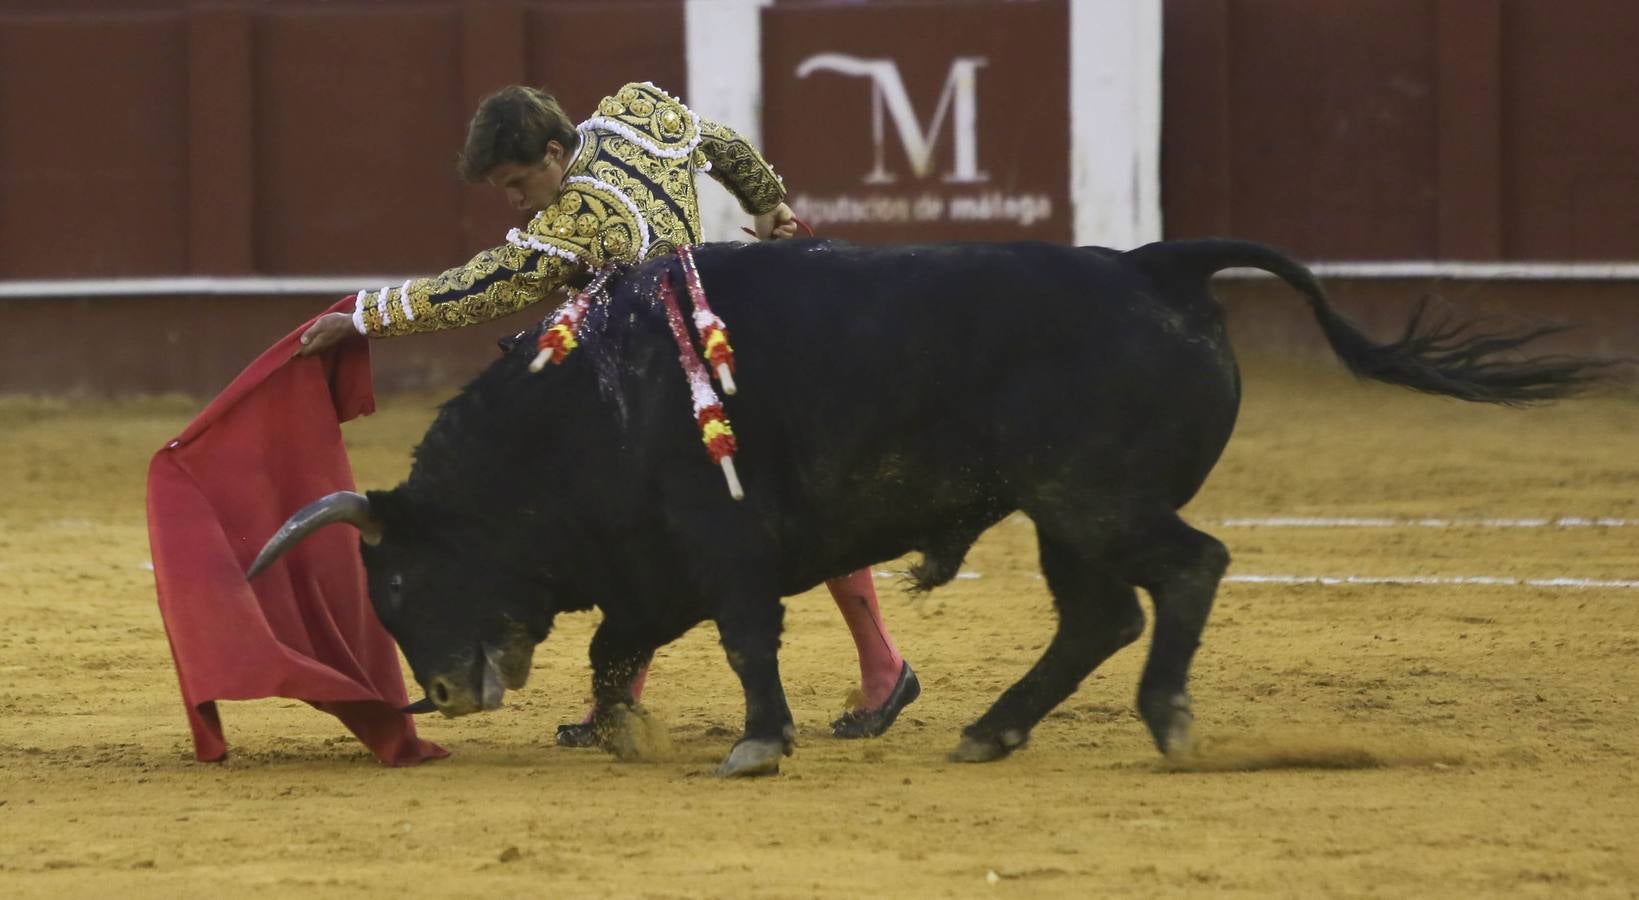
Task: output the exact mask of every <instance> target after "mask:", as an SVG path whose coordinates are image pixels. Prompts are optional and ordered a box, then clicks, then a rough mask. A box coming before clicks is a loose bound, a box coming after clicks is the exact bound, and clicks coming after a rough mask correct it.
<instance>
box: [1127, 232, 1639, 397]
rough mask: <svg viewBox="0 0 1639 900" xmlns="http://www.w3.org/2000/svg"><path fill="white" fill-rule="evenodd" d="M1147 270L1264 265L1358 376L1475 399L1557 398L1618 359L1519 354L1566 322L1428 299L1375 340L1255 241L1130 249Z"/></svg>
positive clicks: (1186, 272) (1166, 275)
mask: <svg viewBox="0 0 1639 900" xmlns="http://www.w3.org/2000/svg"><path fill="white" fill-rule="evenodd" d="M1131 256H1132V257H1133V259H1134V261H1136V262H1137V263H1138V264H1139V265H1140V266H1141V267H1143V268H1144V269H1145V271H1146V272H1148V273H1150V274H1151V275H1152V276H1153V277H1156V278H1157V279H1158V280H1161V281H1169V280H1175V279H1179V278H1188V279H1190V280H1192V281H1197V282H1199V281H1204V280H1206V279H1208V278H1210V277H1211V276H1212V274H1213V273H1215V272H1218V271H1221V270H1223V269H1232V268H1251V269H1262V270H1263V271H1265V272H1268V273H1270V274H1272V275H1275V276H1276V277H1278V278H1280V279H1281V280H1282V281H1285V282H1286V283H1287V284H1289V285H1291V286H1292V287H1293V288H1295V289H1296V290H1297V291H1298V292H1299V293H1301V294H1303V296H1304V297H1305V298H1306V299H1307V300H1308V301H1309V308H1310V310H1311V311H1313V313H1314V316H1315V321H1316V322H1318V323H1319V325H1320V329H1321V331H1322V333H1324V334H1325V335H1326V342H1327V343H1328V344H1330V345H1331V347H1332V351H1333V352H1334V353H1336V354H1337V355H1338V358H1339V359H1341V360H1343V363H1344V365H1346V366H1348V367H1349V371H1351V372H1353V373H1354V374H1355V375H1358V376H1359V377H1361V378H1369V379H1371V380H1373V381H1381V382H1385V383H1387V384H1397V385H1401V386H1403V387H1408V388H1411V389H1412V390H1417V391H1424V392H1426V393H1430V394H1440V395H1443V396H1447V397H1456V398H1458V399H1460V400H1469V401H1474V402H1478V403H1499V404H1507V405H1519V404H1527V403H1538V402H1542V401H1546V400H1555V399H1558V398H1561V397H1567V396H1570V395H1572V394H1575V393H1577V392H1578V391H1580V390H1582V389H1583V388H1586V387H1588V386H1589V385H1591V384H1593V383H1595V382H1597V381H1599V380H1600V378H1601V376H1602V374H1603V373H1604V372H1605V370H1607V369H1609V368H1610V367H1611V366H1612V365H1615V364H1616V363H1618V362H1619V360H1611V359H1598V358H1585V357H1575V356H1566V355H1544V356H1525V357H1521V356H1519V355H1518V354H1517V352H1516V351H1519V350H1521V349H1522V348H1524V347H1525V346H1526V345H1528V344H1530V343H1532V342H1534V341H1536V340H1538V339H1539V338H1544V337H1548V336H1550V335H1554V334H1559V333H1561V332H1563V331H1566V330H1568V329H1569V328H1570V327H1571V326H1568V325H1537V326H1532V327H1528V328H1525V329H1523V330H1517V331H1512V332H1487V331H1482V330H1480V329H1479V328H1478V327H1477V326H1476V324H1475V323H1473V322H1463V321H1458V320H1456V319H1454V318H1453V317H1452V316H1451V315H1449V314H1445V315H1430V312H1429V303H1428V300H1427V299H1426V298H1425V299H1424V300H1422V301H1421V302H1419V303H1418V304H1417V307H1416V308H1415V309H1414V310H1413V311H1412V315H1411V319H1410V320H1409V321H1408V322H1407V323H1406V327H1405V330H1404V331H1403V332H1402V333H1401V335H1400V337H1399V338H1398V339H1397V340H1394V341H1391V342H1389V343H1378V342H1376V341H1373V340H1372V339H1371V338H1369V337H1367V336H1366V334H1365V333H1364V332H1362V331H1361V330H1360V328H1359V327H1358V326H1356V325H1355V324H1354V323H1353V322H1350V321H1349V320H1348V318H1346V317H1345V316H1343V315H1342V314H1341V313H1339V312H1338V311H1337V310H1336V309H1334V308H1333V307H1332V305H1331V302H1330V301H1329V300H1327V299H1326V292H1325V291H1324V290H1322V289H1321V286H1320V282H1318V281H1316V280H1315V276H1314V273H1312V272H1310V271H1309V269H1308V268H1306V267H1305V266H1303V265H1302V264H1300V263H1298V262H1296V261H1294V260H1292V259H1291V258H1289V257H1287V256H1286V255H1285V254H1282V253H1280V252H1279V251H1277V250H1275V249H1273V248H1270V247H1266V246H1264V245H1262V244H1256V243H1252V242H1250V241H1234V240H1224V239H1207V240H1195V241H1164V242H1160V243H1155V244H1148V245H1146V246H1143V247H1139V248H1138V249H1136V250H1134V251H1132V253H1131Z"/></svg>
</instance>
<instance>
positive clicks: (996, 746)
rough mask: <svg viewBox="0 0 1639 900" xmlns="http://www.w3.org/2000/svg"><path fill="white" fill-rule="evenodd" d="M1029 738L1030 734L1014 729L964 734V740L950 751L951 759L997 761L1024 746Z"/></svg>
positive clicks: (953, 760)
mask: <svg viewBox="0 0 1639 900" xmlns="http://www.w3.org/2000/svg"><path fill="white" fill-rule="evenodd" d="M1028 740H1030V735H1028V734H1025V733H1023V732H1020V731H1016V730H1013V729H1008V730H1007V731H1004V732H1002V733H1001V734H997V735H989V736H984V737H981V736H979V735H975V734H963V735H962V742H961V743H960V744H957V745H956V749H955V750H952V751H950V757H949V759H950V761H951V762H963V763H982V762H995V761H996V760H998V759H1001V758H1002V757H1005V756H1007V755H1008V754H1010V753H1012V752H1013V751H1014V750H1017V749H1019V748H1020V747H1023V746H1024V745H1025V742H1026V741H1028Z"/></svg>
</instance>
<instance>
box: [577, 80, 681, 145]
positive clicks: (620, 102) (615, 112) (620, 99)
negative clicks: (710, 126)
mask: <svg viewBox="0 0 1639 900" xmlns="http://www.w3.org/2000/svg"><path fill="white" fill-rule="evenodd" d="M598 116H599V117H601V118H604V119H609V120H611V121H614V122H617V123H619V124H621V125H624V126H626V127H627V128H630V129H631V130H632V131H634V132H637V133H638V134H639V135H641V136H642V137H644V138H646V139H648V140H649V141H652V142H653V143H654V144H655V146H657V147H659V148H660V149H661V151H662V152H667V153H670V152H676V153H678V154H680V155H681V154H682V153H683V152H684V151H685V150H686V149H687V148H688V147H690V146H692V145H693V144H694V142H695V140H696V139H697V137H698V135H699V132H698V131H697V129H696V128H695V125H694V116H693V115H692V114H690V113H689V108H688V107H686V106H684V105H683V104H682V102H681V101H679V100H676V99H674V98H672V97H669V96H667V94H666V92H665V91H662V90H660V89H659V88H657V87H654V86H652V85H648V84H627V85H624V86H622V87H621V89H620V90H618V91H616V92H615V93H614V94H613V95H612V96H608V97H604V98H603V100H602V101H600V102H599V103H598Z"/></svg>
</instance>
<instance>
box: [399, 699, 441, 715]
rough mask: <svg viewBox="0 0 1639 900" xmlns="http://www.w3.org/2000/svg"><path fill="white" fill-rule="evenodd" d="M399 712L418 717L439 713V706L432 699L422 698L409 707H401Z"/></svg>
mask: <svg viewBox="0 0 1639 900" xmlns="http://www.w3.org/2000/svg"><path fill="white" fill-rule="evenodd" d="M398 711H399V712H401V713H404V714H405V715H407V716H418V715H421V714H422V713H430V712H438V704H436V703H434V702H433V699H432V698H431V697H422V698H421V699H420V700H417V701H415V702H414V703H411V704H410V705H409V706H404V707H400V708H399V710H398Z"/></svg>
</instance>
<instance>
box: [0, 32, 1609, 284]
mask: <svg viewBox="0 0 1639 900" xmlns="http://www.w3.org/2000/svg"><path fill="white" fill-rule="evenodd" d="M708 2H709V0H708ZM731 2H732V0H731ZM708 118H709V117H708ZM725 119H726V117H725ZM700 193H701V197H700V199H701V204H702V213H701V215H702V220H704V216H705V212H704V209H705V204H706V202H707V200H708V198H711V199H713V200H714V201H721V203H720V205H722V206H723V211H721V212H720V213H718V214H717V215H718V217H719V221H718V224H717V225H716V226H714V227H716V228H718V229H719V230H720V231H721V233H720V234H716V233H714V232H713V231H712V228H711V227H708V228H707V229H706V235H707V239H708V240H740V239H741V238H743V237H744V236H743V235H742V234H740V225H742V224H746V223H749V222H750V219H749V217H747V216H746V214H745V213H743V212H741V211H740V206H739V204H738V203H736V202H735V201H734V198H733V197H730V196H729V194H728V192H727V191H723V190H721V189H719V188H716V187H715V186H713V187H708V188H705V189H704V190H702V191H701V192H700ZM1078 227H1079V226H1078ZM1077 241H1078V243H1103V244H1106V245H1110V244H1112V243H1113V242H1110V241H1098V240H1083V239H1081V238H1079V237H1078V238H1077ZM1141 242H1142V241H1140V243H1141ZM1310 268H1311V269H1313V270H1314V272H1315V274H1316V275H1318V276H1320V277H1321V278H1367V279H1394V278H1453V279H1474V280H1492V281H1639V262H1635V263H1459V262H1449V263H1448V262H1381V263H1314V264H1312V265H1311V266H1310ZM1221 277H1226V278H1272V277H1274V276H1272V275H1269V274H1268V273H1266V272H1261V271H1258V270H1256V269H1230V270H1228V271H1225V272H1224V273H1222V276H1221ZM403 280H404V275H403V274H398V275H281V276H274V275H269V276H263V275H245V276H215V275H178V276H172V277H165V278H46V279H31V280H15V281H0V300H5V299H23V298H29V299H41V298H51V297H157V296H167V295H183V294H197V295H219V296H231V295H243V294H254V295H269V294H312V295H319V294H334V295H336V296H337V297H343V296H346V295H347V294H351V293H353V292H354V291H356V290H358V286H359V285H361V284H389V283H393V282H398V281H403Z"/></svg>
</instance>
